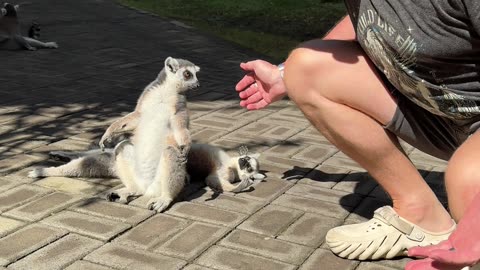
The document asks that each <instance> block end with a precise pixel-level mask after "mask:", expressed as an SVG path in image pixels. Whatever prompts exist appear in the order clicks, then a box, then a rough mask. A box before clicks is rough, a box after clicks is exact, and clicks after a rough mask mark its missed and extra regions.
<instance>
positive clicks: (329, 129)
mask: <svg viewBox="0 0 480 270" xmlns="http://www.w3.org/2000/svg"><path fill="white" fill-rule="evenodd" d="M284 81H285V84H286V87H287V89H288V95H289V97H290V98H291V99H292V100H293V101H294V102H295V103H296V104H297V105H298V106H299V108H300V109H301V110H302V111H303V113H304V114H305V115H306V117H307V118H308V119H309V120H310V121H311V122H312V124H313V125H314V126H315V127H316V128H317V129H318V130H319V131H320V132H321V133H322V134H323V135H324V136H325V137H326V138H327V139H328V140H329V141H330V142H332V143H333V144H334V145H335V146H337V147H338V148H339V149H340V150H342V151H343V152H344V153H345V154H347V155H348V156H350V157H351V158H352V159H353V160H355V161H357V162H358V163H359V164H360V165H361V166H362V167H364V168H365V169H366V170H367V171H368V172H369V173H370V174H371V175H372V176H373V177H374V178H375V179H376V180H377V181H378V183H379V184H380V185H381V186H382V187H383V188H384V189H385V190H386V192H387V193H388V194H389V195H390V197H391V198H392V200H393V206H394V209H395V210H396V212H397V213H398V214H399V215H400V216H401V217H403V218H405V219H407V220H409V221H411V222H413V223H415V224H416V225H418V226H420V227H422V228H424V229H427V230H430V231H433V232H435V231H445V230H448V229H449V228H451V226H452V222H451V219H450V216H449V214H448V212H447V211H446V210H445V209H444V208H443V206H442V205H441V203H440V202H439V201H438V199H437V198H436V196H435V194H434V193H433V191H432V190H431V189H430V188H429V187H428V185H427V184H426V183H425V181H424V180H423V178H422V177H421V175H420V174H419V172H418V170H417V169H416V168H415V166H414V165H413V164H412V163H411V162H410V160H409V159H408V158H407V157H406V156H405V154H404V153H403V152H402V151H401V150H400V146H399V144H398V140H397V139H396V137H394V136H393V135H392V134H390V133H389V132H387V131H386V130H384V128H383V127H382V125H386V124H387V123H388V122H389V121H390V120H391V119H392V118H393V115H394V113H395V111H396V109H397V105H396V103H395V100H394V99H393V98H392V97H391V96H390V95H389V93H388V91H387V90H386V88H385V86H384V85H383V83H382V82H381V80H380V79H379V77H378V75H377V74H376V71H375V70H374V68H373V67H372V64H371V63H370V62H369V61H368V60H367V58H366V57H365V56H364V53H363V51H362V50H361V48H360V47H359V45H358V44H357V43H356V42H353V41H339V40H316V41H311V42H308V43H306V44H303V46H301V48H298V49H295V50H294V51H293V52H292V53H291V55H290V56H289V58H288V60H287V61H286V65H285V77H284Z"/></svg>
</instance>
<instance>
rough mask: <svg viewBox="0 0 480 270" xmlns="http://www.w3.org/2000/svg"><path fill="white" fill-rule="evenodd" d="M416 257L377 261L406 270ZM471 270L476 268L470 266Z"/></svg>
mask: <svg viewBox="0 0 480 270" xmlns="http://www.w3.org/2000/svg"><path fill="white" fill-rule="evenodd" d="M413 260H414V259H412V258H395V259H390V260H379V261H376V262H375V263H378V264H380V265H384V266H387V267H392V268H395V269H399V270H404V269H405V265H407V263H408V262H410V261H413ZM470 269H471V270H475V269H472V268H470Z"/></svg>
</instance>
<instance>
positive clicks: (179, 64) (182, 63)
mask: <svg viewBox="0 0 480 270" xmlns="http://www.w3.org/2000/svg"><path fill="white" fill-rule="evenodd" d="M165 70H166V71H167V73H169V74H168V75H167V76H168V78H169V79H173V80H175V83H176V85H177V91H178V92H180V93H181V92H185V91H187V90H189V89H194V88H197V87H199V86H200V83H199V82H198V78H197V72H199V71H200V68H199V67H198V66H196V65H194V64H193V63H192V62H190V61H187V60H183V59H175V58H172V57H168V58H167V60H165Z"/></svg>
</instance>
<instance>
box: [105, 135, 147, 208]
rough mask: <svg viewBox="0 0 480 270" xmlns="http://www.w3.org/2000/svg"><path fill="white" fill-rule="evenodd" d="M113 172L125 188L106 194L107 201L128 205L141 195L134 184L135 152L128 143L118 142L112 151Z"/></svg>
mask: <svg viewBox="0 0 480 270" xmlns="http://www.w3.org/2000/svg"><path fill="white" fill-rule="evenodd" d="M113 155H114V156H115V171H116V173H117V175H118V177H119V178H120V180H121V181H122V183H123V184H124V185H125V187H123V188H120V189H117V190H114V191H111V192H110V193H108V194H107V197H106V199H107V200H108V201H111V202H113V201H115V202H119V203H128V202H129V200H130V199H131V198H132V197H135V196H140V195H142V193H141V191H140V188H139V187H138V186H137V185H136V184H135V178H134V176H135V174H134V166H135V152H134V147H133V145H132V144H131V143H130V142H129V141H128V140H125V141H122V142H120V143H119V144H118V145H117V146H116V147H115V150H114V153H113Z"/></svg>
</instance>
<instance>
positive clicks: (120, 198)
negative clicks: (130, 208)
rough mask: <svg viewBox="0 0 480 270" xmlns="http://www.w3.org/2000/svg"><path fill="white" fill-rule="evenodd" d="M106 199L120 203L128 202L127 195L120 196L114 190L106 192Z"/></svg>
mask: <svg viewBox="0 0 480 270" xmlns="http://www.w3.org/2000/svg"><path fill="white" fill-rule="evenodd" d="M106 199H107V201H109V202H116V203H122V204H127V203H128V196H121V195H119V194H118V193H117V192H115V191H112V192H110V193H108V194H107V195H106Z"/></svg>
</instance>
